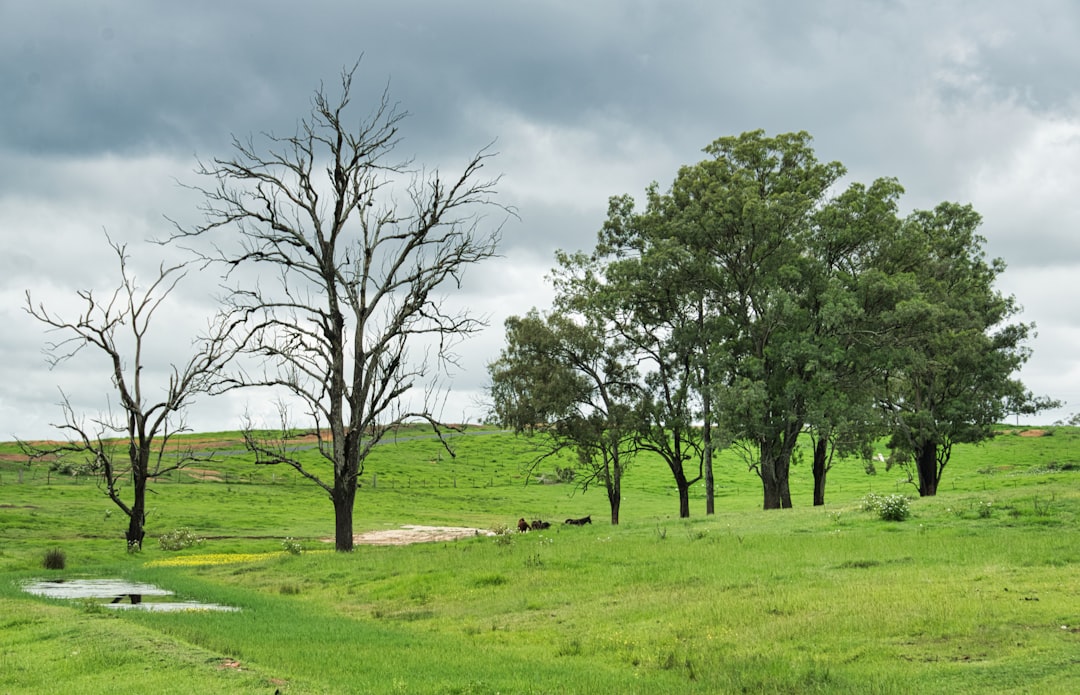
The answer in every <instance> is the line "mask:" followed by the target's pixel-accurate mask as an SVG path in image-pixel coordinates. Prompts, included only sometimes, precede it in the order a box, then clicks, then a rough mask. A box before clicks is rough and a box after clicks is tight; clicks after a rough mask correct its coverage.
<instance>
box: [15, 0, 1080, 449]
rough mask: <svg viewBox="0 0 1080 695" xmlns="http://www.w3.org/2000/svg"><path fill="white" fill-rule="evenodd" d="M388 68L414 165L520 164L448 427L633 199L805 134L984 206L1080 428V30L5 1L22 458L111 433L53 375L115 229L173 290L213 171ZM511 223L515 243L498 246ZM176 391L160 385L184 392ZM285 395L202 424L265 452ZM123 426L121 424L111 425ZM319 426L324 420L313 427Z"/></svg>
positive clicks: (1070, 16) (508, 186)
mask: <svg viewBox="0 0 1080 695" xmlns="http://www.w3.org/2000/svg"><path fill="white" fill-rule="evenodd" d="M361 55H363V59H362V61H361V63H360V68H359V70H358V72H357V77H356V83H355V86H354V93H355V98H356V99H358V100H360V99H363V100H371V99H375V98H377V97H378V95H379V94H380V93H381V91H382V90H383V88H384V87H385V86H386V85H387V84H389V89H390V92H391V94H392V98H393V99H394V100H395V101H397V102H399V103H400V105H401V107H402V108H403V109H404V110H406V111H408V112H409V113H410V117H409V118H408V119H407V120H406V121H405V123H404V124H403V129H402V134H403V136H404V139H403V141H402V142H401V144H400V145H399V150H398V152H399V153H400V154H401V155H403V156H412V157H415V160H416V162H417V163H418V164H425V165H428V166H432V167H435V166H437V167H440V168H442V169H444V170H445V171H446V172H448V173H450V172H453V171H455V170H456V169H459V168H460V166H461V165H463V164H464V163H465V162H466V161H467V160H468V158H469V157H470V155H472V154H473V153H475V152H476V151H477V150H479V149H480V148H481V147H483V146H484V145H486V144H488V143H489V142H492V141H496V145H495V150H497V151H498V152H499V155H498V157H497V158H496V159H495V161H494V162H493V163H492V164H491V168H492V169H493V170H494V173H500V174H502V176H503V178H502V181H501V183H500V184H499V187H498V190H499V200H500V202H502V203H505V204H507V205H512V206H514V207H515V208H516V209H517V211H518V214H519V216H520V219H512V220H510V221H509V222H508V223H507V225H506V227H505V229H504V233H503V234H504V236H503V244H502V247H501V254H502V257H501V258H498V259H494V260H492V261H489V262H487V263H486V264H485V265H483V266H477V267H475V268H473V269H471V270H470V271H469V273H470V274H469V275H467V277H466V283H465V287H464V288H463V290H462V292H461V293H460V294H457V295H455V296H454V297H453V301H457V302H461V303H463V304H465V305H467V306H469V307H470V308H471V309H472V310H473V311H474V312H475V313H477V314H479V315H483V316H486V317H487V318H488V319H489V321H490V327H489V328H488V329H487V330H486V331H484V332H483V333H482V334H480V335H478V336H476V337H475V338H473V339H472V340H471V341H470V342H468V343H466V344H465V345H462V346H461V347H460V349H459V352H460V354H461V369H460V370H459V371H458V373H457V374H456V376H455V377H454V380H453V392H452V394H451V396H450V398H449V400H448V401H447V405H446V409H445V411H444V416H445V417H446V418H447V419H448V420H463V419H465V420H473V421H475V420H477V419H478V418H480V417H481V416H482V414H483V410H482V408H481V407H480V406H479V405H478V402H479V400H481V399H482V397H483V387H484V384H485V383H486V378H487V377H486V364H487V363H488V362H489V361H491V360H492V359H494V358H496V357H497V355H498V352H499V350H500V348H501V346H502V342H503V327H502V322H503V319H504V318H505V317H506V316H507V315H510V314H520V313H524V312H525V311H527V310H528V309H529V308H530V307H532V306H537V307H538V308H541V309H543V308H545V307H547V306H548V303H549V301H550V290H549V289H548V286H547V283H546V281H545V276H546V275H547V273H548V271H549V270H550V268H551V267H552V265H553V262H554V261H553V252H554V251H555V250H556V249H558V248H562V249H566V250H578V249H581V250H584V249H590V248H591V247H592V246H593V244H594V242H595V235H596V232H597V230H598V229H599V228H600V225H601V224H602V222H603V220H604V217H605V212H606V206H607V199H608V197H609V196H611V195H619V194H625V193H629V194H632V195H634V196H635V197H637V198H638V199H639V200H640V199H641V198H642V193H643V191H644V189H645V187H646V186H647V185H648V184H649V182H651V181H658V182H659V183H660V184H661V186H662V187H665V188H666V186H667V185H668V184H670V182H671V181H672V179H673V178H674V175H675V173H676V170H677V168H678V167H679V166H680V165H683V164H690V163H694V162H697V161H699V160H701V159H702V158H703V156H704V155H703V154H702V152H701V149H702V148H703V147H704V146H705V145H707V144H708V143H710V142H712V141H713V140H715V139H716V138H718V137H722V136H727V135H737V134H739V133H742V132H744V131H747V130H753V129H758V128H763V129H765V130H766V131H767V132H768V133H769V134H776V133H782V132H791V131H799V130H806V131H808V132H809V133H810V134H811V135H812V136H813V137H814V145H815V150H816V152H817V155H818V158H819V159H821V160H824V161H831V160H837V161H840V162H842V163H843V164H844V165H845V166H846V167H847V169H848V172H849V180H854V181H862V182H865V183H869V182H871V181H872V180H873V179H875V178H877V177H880V176H893V177H897V178H898V179H899V180H900V182H901V184H902V185H903V186H904V187H905V189H906V191H907V193H906V195H905V197H904V199H903V201H902V205H903V208H904V211H905V212H907V211H910V210H911V209H915V208H929V207H932V206H934V205H935V204H937V203H938V202H941V201H945V200H948V201H957V202H961V203H971V204H973V205H974V207H975V209H976V210H978V211H979V212H980V213H981V214H982V215H983V218H984V222H983V227H982V229H981V233H982V235H983V236H985V237H986V238H987V244H986V249H987V252H988V255H989V256H991V257H1001V258H1003V259H1004V260H1005V261H1006V262H1007V264H1008V269H1007V270H1006V271H1005V273H1004V274H1003V275H1002V276H1001V278H1000V281H999V288H1000V289H1001V291H1003V292H1004V293H1006V294H1012V295H1015V296H1016V298H1017V300H1018V302H1019V303H1020V304H1021V305H1022V306H1023V307H1024V312H1023V314H1022V317H1021V320H1023V321H1028V322H1031V321H1033V322H1035V323H1036V324H1037V326H1038V337H1037V338H1036V339H1034V340H1032V341H1031V342H1030V347H1031V348H1032V349H1033V355H1032V357H1031V359H1030V361H1029V362H1028V364H1027V365H1026V366H1025V368H1024V370H1023V372H1022V374H1021V377H1022V379H1023V380H1024V381H1025V383H1026V384H1027V386H1028V387H1029V388H1031V389H1032V390H1033V391H1034V392H1035V393H1036V394H1040V395H1045V396H1050V397H1054V398H1058V399H1061V400H1064V401H1067V402H1068V405H1066V406H1065V407H1064V408H1062V409H1060V410H1058V411H1054V412H1051V413H1047V414H1043V415H1041V416H1039V417H1038V418H1037V420H1038V421H1040V422H1045V423H1048V422H1052V421H1054V420H1056V419H1060V418H1062V417H1065V416H1067V415H1068V414H1070V413H1073V412H1077V411H1080V350H1078V347H1080V302H1077V301H1076V299H1075V295H1076V289H1075V286H1076V284H1077V282H1078V281H1080V235H1078V234H1077V231H1078V227H1080V80H1078V79H1077V76H1078V75H1080V3H1076V2H1075V1H1073V0H1059V1H1055V0H1031V1H1029V2H1026V3H1016V2H1011V1H1007V0H972V1H971V2H960V1H958V2H931V1H926V2H903V1H889V0H881V1H878V2H873V1H869V0H833V1H830V0H819V1H815V2H792V1H791V0H777V1H775V2H769V1H763V0H753V1H746V2H730V1H726V0H700V1H695V2H675V1H671V2H635V1H629V0H589V1H588V2H585V1H583V0H573V1H572V2H542V1H534V2H527V3H526V2H513V1H511V0H495V1H491V2H469V1H466V0H459V1H456V2H446V1H445V0H424V1H419V0H418V1H413V2H410V1H403V0H394V1H393V2H321V1H319V0H309V2H307V3H295V2H290V3H283V2H270V1H266V0H250V1H248V2H241V1H234V2H220V0H214V1H213V2H203V1H201V0H189V1H188V2H184V3H175V2H174V3H164V2H129V1H126V2H125V1H119V0H118V1H116V2H102V1H99V0H78V1H77V2H76V1H71V2H64V1H59V0H42V1H41V2H34V3H30V2H18V1H17V0H0V94H2V98H0V163H2V165H0V239H2V243H3V253H2V254H0V325H2V329H0V356H2V362H0V439H11V438H14V437H16V436H18V437H22V438H35V437H44V436H49V435H50V434H54V433H55V432H54V431H53V430H51V428H50V427H49V425H50V423H54V422H58V421H60V420H61V412H60V410H59V408H58V406H57V403H58V401H59V398H60V392H59V389H60V388H62V389H63V390H64V392H65V393H67V394H68V396H69V397H70V398H71V400H72V403H73V405H74V406H75V407H76V409H78V410H79V411H80V412H84V413H86V414H87V415H90V416H93V415H95V414H96V413H97V412H99V411H101V410H104V409H106V408H108V406H109V400H108V394H109V393H110V383H109V377H108V371H107V365H106V364H104V363H103V362H102V360H101V356H100V355H98V354H94V353H91V352H88V351H84V352H83V353H82V354H80V355H79V356H77V357H76V358H74V359H73V360H70V361H68V362H67V363H64V364H61V365H60V366H58V367H56V368H55V369H52V370H50V369H49V368H48V365H47V363H46V362H45V360H44V356H43V354H42V348H43V347H44V345H45V344H46V342H47V341H48V340H50V339H53V338H55V337H56V336H50V335H49V334H47V333H46V332H45V331H44V329H43V326H42V325H41V324H39V323H36V322H35V321H34V320H33V319H32V318H31V317H29V316H28V315H27V314H26V312H25V311H24V306H25V292H26V291H27V290H29V291H30V292H31V294H32V296H33V298H34V300H35V302H43V303H45V304H46V305H47V306H49V307H50V308H55V309H56V310H58V311H59V312H61V313H64V312H65V311H66V312H67V314H68V315H69V316H74V314H73V313H72V312H73V311H74V310H75V309H76V308H77V306H78V305H77V304H76V303H75V302H74V301H73V300H74V298H75V293H76V291H78V290H80V289H95V290H97V291H98V292H106V291H108V290H111V289H112V288H114V287H115V283H116V263H115V258H114V257H113V256H112V255H111V251H110V250H109V249H108V247H107V246H106V245H105V237H104V231H107V232H108V233H109V235H110V236H112V238H114V239H116V240H118V241H121V242H126V243H128V244H129V246H128V250H129V252H130V253H131V255H132V256H133V262H134V263H135V264H136V267H138V268H141V269H142V270H141V271H140V274H139V277H140V278H145V279H149V277H150V276H151V275H152V271H153V269H154V268H155V267H156V264H157V263H159V262H161V261H162V260H165V259H166V257H167V254H169V253H175V251H170V250H169V249H163V248H161V247H158V246H153V245H149V244H145V243H144V240H146V239H149V238H160V237H161V236H163V235H165V234H167V233H168V231H169V229H170V227H169V224H168V222H167V221H166V217H167V218H170V219H173V220H177V221H179V222H180V223H182V224H193V223H196V222H198V221H200V220H201V217H200V214H199V212H198V209H197V206H198V204H199V199H198V197H197V196H195V195H193V194H192V193H191V192H190V191H189V190H187V189H185V188H184V187H183V186H182V185H180V184H188V185H191V184H200V183H205V182H203V181H200V180H199V179H198V177H197V176H196V175H195V174H194V169H195V167H196V160H197V159H202V160H209V159H212V158H214V157H227V156H229V155H230V149H229V148H230V139H231V137H232V136H233V135H236V136H240V137H242V138H244V137H246V136H247V135H248V134H251V133H258V132H260V131H272V132H275V133H278V134H285V135H287V134H291V133H292V132H293V131H294V128H295V126H296V123H297V121H298V119H300V118H301V117H303V116H306V115H307V114H308V113H309V111H310V98H311V95H312V93H313V91H314V90H315V88H316V87H317V86H318V85H319V83H320V81H324V82H325V83H326V84H327V86H328V87H332V86H334V85H335V84H336V81H337V79H338V76H339V74H340V72H341V70H342V68H343V67H345V66H351V65H352V64H353V63H355V61H356V60H357V59H358V58H359V57H360V56H361ZM492 221H493V223H494V222H495V221H497V220H494V219H493V220H492ZM216 288H217V279H216V276H215V275H214V274H213V273H209V272H203V273H193V274H191V275H189V276H188V277H187V278H186V281H185V282H184V283H183V284H182V285H181V287H180V288H179V289H178V290H177V292H176V293H175V294H174V295H173V296H172V297H171V298H170V300H169V302H168V303H167V304H166V305H165V306H164V307H163V308H162V311H161V315H160V317H159V320H157V321H155V323H154V324H153V325H152V332H154V333H155V335H156V336H157V339H158V341H159V342H158V343H156V344H157V345H158V348H157V349H156V350H155V352H154V354H153V356H152V358H150V361H152V362H153V364H151V365H148V369H150V370H151V375H153V374H155V373H156V374H157V375H159V376H160V373H161V372H160V369H161V368H162V367H166V366H167V365H168V364H169V363H170V362H181V361H182V359H183V357H184V354H185V352H186V351H187V349H188V348H189V346H190V341H191V339H192V338H193V337H194V335H195V334H196V333H197V332H198V331H199V330H200V328H201V327H202V326H203V325H204V323H205V321H206V319H207V318H209V316H210V314H211V313H212V311H213V302H212V299H211V296H212V293H213V292H214V291H215V290H216ZM155 370H157V371H155ZM267 401H268V397H267V396H266V395H265V394H259V393H253V392H248V393H244V394H234V395H231V396H229V397H219V398H215V399H202V400H200V401H198V402H197V403H196V404H195V406H194V407H193V408H192V409H191V410H190V411H189V413H188V418H187V419H188V423H189V425H190V426H192V427H193V428H194V429H195V430H198V431H217V430H226V429H236V428H237V427H239V426H240V422H241V421H240V418H241V415H242V413H243V412H244V411H245V409H247V410H249V411H251V412H253V413H255V414H257V415H260V416H261V415H262V414H264V413H270V412H272V408H268V407H267ZM112 402H113V404H114V405H115V397H113V399H112ZM297 424H300V425H303V423H297Z"/></svg>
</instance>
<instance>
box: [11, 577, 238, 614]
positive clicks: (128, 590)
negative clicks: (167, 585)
mask: <svg viewBox="0 0 1080 695" xmlns="http://www.w3.org/2000/svg"><path fill="white" fill-rule="evenodd" d="M23 591H26V592H27V593H29V594H34V595H35V596H45V597H48V598H58V599H95V598H99V599H112V602H111V603H106V604H103V605H105V606H106V607H107V608H119V609H129V608H135V609H138V610H145V611H162V612H167V613H173V612H178V611H238V610H240V609H239V608H236V607H234V606H222V605H220V604H217V603H200V602H198V601H183V602H179V601H148V602H143V598H144V597H148V596H172V595H173V592H171V591H169V590H168V589H162V588H160V587H157V586H154V585H153V584H145V583H142V582H129V581H126V580H123V579H67V580H65V579H54V580H41V581H34V582H28V583H26V584H24V585H23ZM121 602H123V603H121Z"/></svg>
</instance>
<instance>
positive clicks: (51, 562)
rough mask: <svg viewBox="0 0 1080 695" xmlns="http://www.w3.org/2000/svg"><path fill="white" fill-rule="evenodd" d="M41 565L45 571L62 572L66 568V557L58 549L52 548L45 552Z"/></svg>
mask: <svg viewBox="0 0 1080 695" xmlns="http://www.w3.org/2000/svg"><path fill="white" fill-rule="evenodd" d="M42 564H43V565H44V566H45V569H47V570H62V569H64V567H66V566H67V555H65V554H64V551H63V550H60V548H52V549H50V550H48V551H46V552H45V560H44V562H42Z"/></svg>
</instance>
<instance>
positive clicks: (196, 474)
mask: <svg viewBox="0 0 1080 695" xmlns="http://www.w3.org/2000/svg"><path fill="white" fill-rule="evenodd" d="M183 470H184V472H185V473H187V474H188V475H190V476H191V477H192V478H195V479H196V480H202V481H205V482H211V483H220V482H221V481H222V480H223V479H222V477H221V473H219V472H218V471H215V470H211V469H209V468H192V467H190V466H185V467H184V469H183Z"/></svg>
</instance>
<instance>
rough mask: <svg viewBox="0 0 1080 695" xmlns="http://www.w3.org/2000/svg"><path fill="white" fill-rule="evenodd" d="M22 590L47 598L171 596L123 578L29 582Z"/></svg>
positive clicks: (168, 593) (163, 591)
mask: <svg viewBox="0 0 1080 695" xmlns="http://www.w3.org/2000/svg"><path fill="white" fill-rule="evenodd" d="M23 590H24V591H26V592H27V593H30V594H35V595H37V596H47V597H48V598H70V599H76V598H115V597H117V596H130V595H132V594H134V595H136V596H172V593H173V592H171V591H168V590H166V589H161V588H158V587H156V586H154V585H153V584H143V583H141V582H128V581H124V580H123V579H69V580H63V579H60V580H51V581H37V582H30V583H29V584H26V585H25V586H24V587H23Z"/></svg>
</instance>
